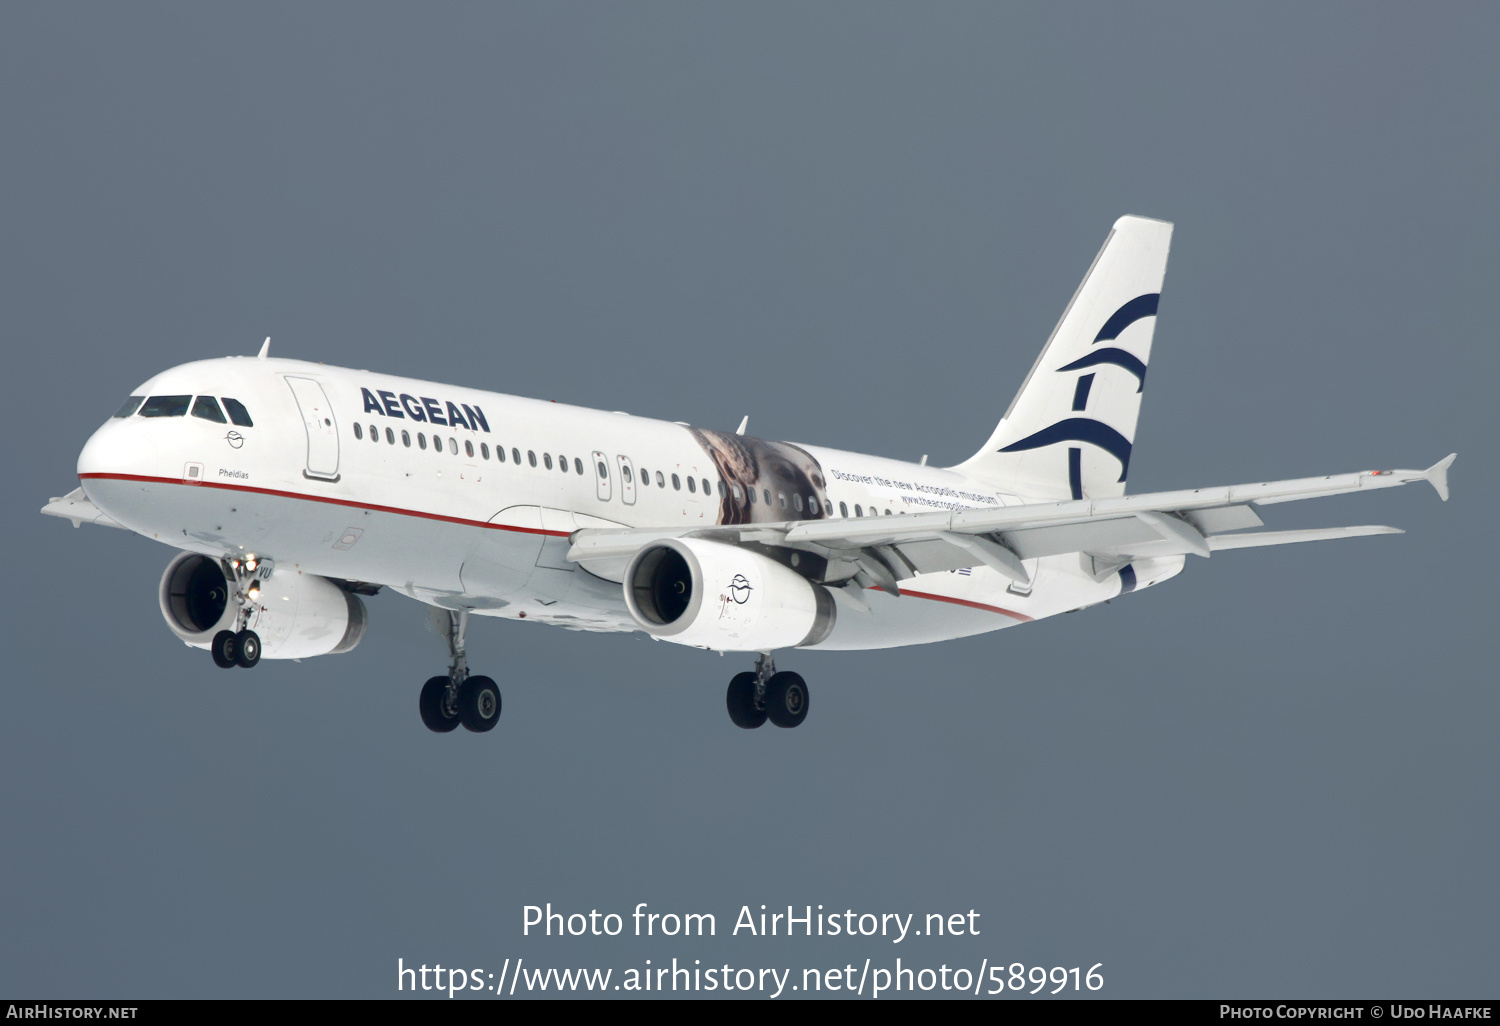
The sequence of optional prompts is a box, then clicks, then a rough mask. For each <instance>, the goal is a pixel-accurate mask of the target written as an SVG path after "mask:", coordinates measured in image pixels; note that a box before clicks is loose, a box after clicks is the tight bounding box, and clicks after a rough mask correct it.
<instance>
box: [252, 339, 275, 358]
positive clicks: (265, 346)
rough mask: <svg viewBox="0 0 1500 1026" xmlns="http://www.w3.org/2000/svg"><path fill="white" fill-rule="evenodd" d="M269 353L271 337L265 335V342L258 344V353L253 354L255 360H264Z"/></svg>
mask: <svg viewBox="0 0 1500 1026" xmlns="http://www.w3.org/2000/svg"><path fill="white" fill-rule="evenodd" d="M270 351H271V336H270V335H267V336H266V340H265V341H264V342H262V343H261V344H260V352H258V353H256V354H255V358H256V359H257V360H264V359H265V358H266V354H268V353H269V352H270Z"/></svg>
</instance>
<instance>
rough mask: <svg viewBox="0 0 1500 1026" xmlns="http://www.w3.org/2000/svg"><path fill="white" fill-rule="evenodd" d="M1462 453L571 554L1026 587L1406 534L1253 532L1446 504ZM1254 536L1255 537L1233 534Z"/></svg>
mask: <svg viewBox="0 0 1500 1026" xmlns="http://www.w3.org/2000/svg"><path fill="white" fill-rule="evenodd" d="M1456 455H1457V454H1456V453H1455V454H1454V455H1451V456H1449V457H1447V458H1446V459H1444V460H1440V461H1439V462H1438V463H1436V464H1434V465H1433V466H1431V467H1429V468H1427V469H1426V470H1366V471H1360V472H1359V473H1354V474H1332V475H1329V476H1327V477H1309V478H1300V479H1296V480H1290V481H1263V482H1258V483H1255V484H1243V485H1230V486H1228V487H1219V488H1192V489H1184V490H1181V491H1172V492H1149V493H1146V494H1142V495H1125V496H1119V497H1116V498H1107V499H1075V500H1067V501H1061V502H1038V503H1028V504H1026V505H1021V506H999V507H990V508H984V509H963V510H952V511H946V510H945V511H940V512H933V513H916V514H912V515H907V516H893V517H863V518H854V519H848V518H841V519H835V520H797V521H790V522H782V523H768V524H731V525H723V526H715V527H707V528H703V527H697V528H691V527H684V528H680V529H677V528H592V527H590V528H583V529H581V530H579V531H575V532H574V533H573V535H572V539H571V545H570V547H569V550H568V558H569V559H570V560H572V561H574V562H576V563H579V564H580V565H582V566H583V567H584V568H585V569H587V570H589V571H591V572H593V573H596V574H598V575H599V576H602V577H607V578H609V579H611V580H621V579H623V577H624V571H625V567H626V565H627V564H628V563H629V561H630V559H631V557H633V556H634V555H635V553H636V552H637V551H638V550H639V549H640V548H641V546H642V545H645V544H647V543H648V542H651V541H655V540H658V539H661V538H675V537H683V536H692V537H698V538H706V539H710V540H715V541H724V542H728V543H730V544H742V545H743V544H752V545H765V546H770V547H776V548H790V549H796V550H799V551H803V552H808V553H812V554H814V555H817V556H821V557H823V558H824V559H826V560H827V562H828V566H827V571H826V572H825V573H824V574H823V575H822V577H823V580H824V581H825V582H827V583H838V582H843V581H848V580H851V579H852V580H853V581H855V583H857V584H859V585H861V586H864V587H872V586H879V587H881V588H884V589H885V590H887V591H890V592H892V593H899V590H900V589H899V586H898V583H897V582H899V581H903V580H906V579H908V578H911V577H915V576H916V575H917V574H922V573H936V572H939V571H944V570H956V569H959V568H960V567H968V566H979V565H983V566H988V567H990V568H992V569H994V570H995V571H997V572H998V573H1000V574H1002V575H1003V576H1005V577H1008V578H1010V579H1011V580H1013V581H1016V582H1017V583H1020V584H1027V583H1029V581H1030V577H1029V574H1028V573H1027V570H1026V567H1025V566H1024V564H1023V561H1024V560H1028V559H1036V558H1039V557H1042V556H1055V555H1061V554H1063V553H1069V552H1079V553H1084V554H1087V555H1089V556H1092V557H1093V559H1094V566H1095V568H1096V572H1097V574H1098V576H1099V577H1100V578H1101V579H1102V578H1103V577H1104V576H1106V575H1108V574H1109V573H1112V572H1114V571H1115V570H1117V569H1118V568H1119V567H1120V566H1123V565H1124V564H1125V563H1127V562H1129V561H1130V560H1131V559H1139V558H1144V557H1147V556H1167V555H1177V554H1183V553H1191V554H1194V555H1199V556H1208V555H1210V554H1212V553H1213V552H1215V551H1218V550H1222V549H1239V548H1253V547H1257V546H1262V545H1287V544H1292V543H1294V542H1305V541H1322V540H1326V539H1331V538H1353V537H1359V536H1362V535H1371V534H1399V533H1400V531H1399V529H1397V528H1394V527H1379V526H1363V527H1333V528H1322V529H1315V530H1297V531H1261V532H1248V531H1246V529H1247V528H1253V527H1260V526H1262V523H1263V522H1262V520H1261V519H1260V516H1259V514H1258V513H1257V512H1256V511H1257V509H1258V508H1259V507H1261V506H1269V505H1273V504H1275V503H1279V502H1295V501H1297V500H1300V499H1314V498H1319V497H1321V496H1325V495H1342V494H1345V493H1348V492H1362V491H1370V490H1374V489H1379V488H1394V487H1396V486H1398V485H1405V484H1411V483H1412V482H1415V481H1426V482H1428V483H1429V484H1431V485H1432V486H1433V488H1434V489H1436V491H1437V493H1438V495H1439V497H1441V498H1442V499H1443V500H1444V501H1446V500H1447V498H1448V467H1449V466H1450V465H1451V464H1452V463H1453V460H1454V458H1455V457H1456ZM1235 532H1246V533H1235Z"/></svg>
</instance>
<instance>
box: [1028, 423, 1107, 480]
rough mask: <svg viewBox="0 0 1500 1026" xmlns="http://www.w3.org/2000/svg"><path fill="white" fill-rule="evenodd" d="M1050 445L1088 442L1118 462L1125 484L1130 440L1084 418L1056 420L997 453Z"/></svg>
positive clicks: (1103, 425) (1104, 425) (1105, 426)
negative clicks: (1049, 425)
mask: <svg viewBox="0 0 1500 1026" xmlns="http://www.w3.org/2000/svg"><path fill="white" fill-rule="evenodd" d="M1054 442H1088V443H1089V444H1090V445H1097V446H1098V447H1099V448H1101V449H1103V450H1104V451H1105V452H1107V453H1109V454H1110V455H1111V456H1113V457H1114V458H1115V459H1117V460H1119V461H1120V480H1121V481H1124V480H1125V474H1126V473H1127V472H1128V471H1129V470H1130V439H1128V438H1126V437H1125V436H1124V435H1122V434H1120V432H1118V431H1116V430H1115V429H1114V428H1112V427H1110V426H1109V425H1108V424H1103V423H1100V422H1099V421H1097V420H1092V419H1090V418H1088V417H1069V418H1068V419H1067V420H1060V421H1058V422H1057V423H1056V424H1053V425H1052V426H1051V427H1045V428H1042V430H1040V431H1038V432H1036V433H1035V434H1031V435H1027V436H1026V437H1025V438H1023V439H1021V440H1020V441H1019V442H1012V443H1011V444H1009V445H1007V446H1006V447H1005V448H1003V449H1001V450H999V451H1000V452H1025V451H1026V450H1028V449H1040V448H1042V446H1044V445H1052V444H1053V443H1054Z"/></svg>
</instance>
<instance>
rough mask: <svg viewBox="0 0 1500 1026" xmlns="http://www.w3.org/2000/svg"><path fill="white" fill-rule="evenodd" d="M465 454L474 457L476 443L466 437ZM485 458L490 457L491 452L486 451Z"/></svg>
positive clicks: (470, 457)
mask: <svg viewBox="0 0 1500 1026" xmlns="http://www.w3.org/2000/svg"><path fill="white" fill-rule="evenodd" d="M464 455H465V456H467V457H469V459H471V460H472V459H473V458H474V443H473V442H471V441H469V440H468V439H467V438H465V439H464ZM484 458H485V459H489V458H490V454H489V452H488V451H486V452H485V454H484Z"/></svg>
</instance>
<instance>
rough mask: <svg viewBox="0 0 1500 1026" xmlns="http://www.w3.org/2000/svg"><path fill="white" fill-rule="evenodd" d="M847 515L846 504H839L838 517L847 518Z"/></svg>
mask: <svg viewBox="0 0 1500 1026" xmlns="http://www.w3.org/2000/svg"><path fill="white" fill-rule="evenodd" d="M848 515H849V505H848V504H847V503H843V502H841V503H839V516H841V517H847V516H848Z"/></svg>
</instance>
